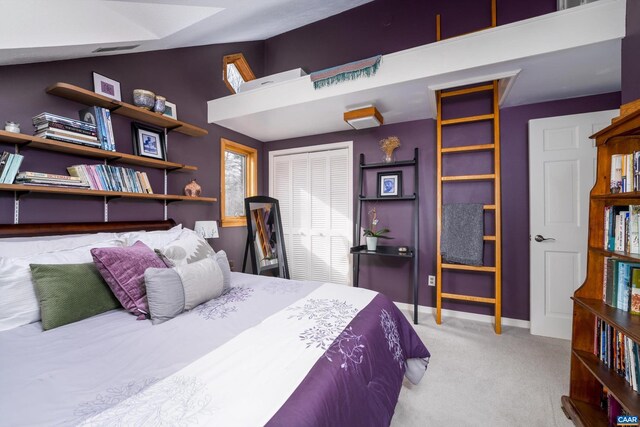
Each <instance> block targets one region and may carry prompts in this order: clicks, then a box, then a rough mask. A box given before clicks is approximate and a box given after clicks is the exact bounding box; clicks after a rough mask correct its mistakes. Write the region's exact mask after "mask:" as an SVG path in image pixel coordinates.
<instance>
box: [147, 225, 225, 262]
mask: <svg viewBox="0 0 640 427" xmlns="http://www.w3.org/2000/svg"><path fill="white" fill-rule="evenodd" d="M156 252H158V253H159V254H160V256H161V257H162V260H163V261H164V263H165V264H166V265H167V267H177V266H179V265H186V264H191V263H194V262H196V261H200V260H203V259H205V258H208V257H210V256H213V255H215V253H216V252H215V251H214V250H213V249H212V248H211V246H209V243H207V241H206V240H204V239H203V238H202V237H200V236H199V235H198V234H197V233H196V232H195V231H193V230H189V229H188V228H185V229H184V230H182V233H180V237H179V238H177V239H176V240H174V241H173V242H171V243H169V244H168V245H166V246H163V247H162V248H161V249H159V250H157V251H156Z"/></svg>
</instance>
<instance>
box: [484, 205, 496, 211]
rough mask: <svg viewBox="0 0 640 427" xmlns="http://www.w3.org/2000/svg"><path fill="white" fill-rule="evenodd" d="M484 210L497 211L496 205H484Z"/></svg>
mask: <svg viewBox="0 0 640 427" xmlns="http://www.w3.org/2000/svg"><path fill="white" fill-rule="evenodd" d="M482 209H484V210H485V211H495V210H496V205H483V206H482Z"/></svg>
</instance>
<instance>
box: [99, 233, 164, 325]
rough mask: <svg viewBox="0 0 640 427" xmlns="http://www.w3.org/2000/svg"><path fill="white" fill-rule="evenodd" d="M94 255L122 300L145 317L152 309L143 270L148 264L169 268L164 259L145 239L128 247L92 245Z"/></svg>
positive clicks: (106, 278)
mask: <svg viewBox="0 0 640 427" xmlns="http://www.w3.org/2000/svg"><path fill="white" fill-rule="evenodd" d="M91 255H92V256H93V262H94V263H95V265H96V267H97V268H98V271H99V272H100V275H101V276H102V278H103V279H104V280H105V281H106V282H107V284H108V285H109V287H110V288H111V291H112V292H113V294H114V295H115V296H116V298H118V301H120V304H122V306H123V307H124V308H126V309H127V310H129V311H130V312H131V313H133V314H135V315H137V316H138V319H139V320H140V319H144V318H145V317H146V316H147V314H148V313H149V305H148V303H147V291H146V288H145V287H144V272H145V270H146V269H147V268H149V267H154V268H167V266H166V265H165V264H164V262H162V260H161V259H160V258H159V257H158V255H156V253H155V252H154V251H153V250H151V249H150V248H149V247H148V246H147V245H145V244H144V243H142V242H136V243H134V244H133V246H129V247H126V248H95V249H91Z"/></svg>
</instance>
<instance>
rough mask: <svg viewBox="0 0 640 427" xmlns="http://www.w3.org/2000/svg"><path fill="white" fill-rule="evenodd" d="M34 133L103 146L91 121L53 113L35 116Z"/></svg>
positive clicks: (63, 140) (92, 145)
mask: <svg viewBox="0 0 640 427" xmlns="http://www.w3.org/2000/svg"><path fill="white" fill-rule="evenodd" d="M33 126H34V127H35V133H34V135H35V136H37V137H40V138H46V139H53V140H55V141H61V142H70V143H72V144H82V145H88V146H90V147H95V148H101V143H100V142H99V141H98V136H97V133H96V127H95V126H94V125H92V124H91V123H87V122H83V121H80V120H75V119H70V118H68V117H62V116H57V115H55V114H51V113H40V114H38V115H37V116H35V117H34V118H33Z"/></svg>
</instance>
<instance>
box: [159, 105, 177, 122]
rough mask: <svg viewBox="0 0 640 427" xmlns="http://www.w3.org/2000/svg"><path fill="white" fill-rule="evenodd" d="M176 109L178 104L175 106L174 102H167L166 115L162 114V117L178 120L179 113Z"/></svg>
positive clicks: (165, 106)
mask: <svg viewBox="0 0 640 427" xmlns="http://www.w3.org/2000/svg"><path fill="white" fill-rule="evenodd" d="M176 108H177V107H176V104H174V103H173V102H169V101H165V103H164V113H162V115H163V116H167V117H171V118H172V119H176V120H178V112H177V110H176Z"/></svg>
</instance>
